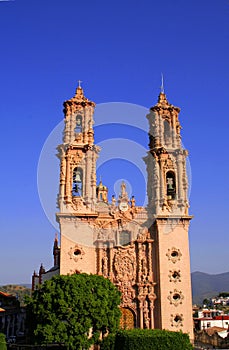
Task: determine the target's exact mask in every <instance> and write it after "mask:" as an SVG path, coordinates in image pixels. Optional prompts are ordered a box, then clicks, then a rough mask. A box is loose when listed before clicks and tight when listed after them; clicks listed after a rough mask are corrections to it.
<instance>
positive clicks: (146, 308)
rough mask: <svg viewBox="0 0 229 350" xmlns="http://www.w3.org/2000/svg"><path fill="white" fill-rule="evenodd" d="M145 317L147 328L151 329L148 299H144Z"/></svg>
mask: <svg viewBox="0 0 229 350" xmlns="http://www.w3.org/2000/svg"><path fill="white" fill-rule="evenodd" d="M143 318H144V324H145V328H147V329H149V320H150V319H149V309H148V302H147V300H145V301H144V306H143Z"/></svg>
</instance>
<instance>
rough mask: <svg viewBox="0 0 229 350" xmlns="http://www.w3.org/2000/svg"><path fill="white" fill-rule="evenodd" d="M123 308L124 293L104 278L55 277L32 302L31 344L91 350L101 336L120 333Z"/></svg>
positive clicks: (30, 318) (84, 275)
mask: <svg viewBox="0 0 229 350" xmlns="http://www.w3.org/2000/svg"><path fill="white" fill-rule="evenodd" d="M119 304H120V292H119V291H118V289H117V288H116V287H115V286H114V285H113V284H112V283H111V282H110V280H108V279H105V278H104V277H102V276H98V275H87V274H75V275H71V276H69V275H67V276H54V277H53V278H52V279H51V280H49V281H46V282H44V284H42V285H41V286H40V287H39V288H38V289H37V290H35V291H34V293H33V295H32V297H31V298H29V300H28V304H27V319H28V328H29V336H30V340H31V341H33V342H34V343H36V344H47V343H58V344H65V345H66V346H67V347H68V348H70V349H88V348H89V347H90V346H91V344H94V343H96V342H97V341H98V339H99V336H100V334H101V333H102V334H105V333H106V332H115V331H116V330H117V329H118V326H119V319H120V315H121V313H120V310H119V307H118V305H119Z"/></svg>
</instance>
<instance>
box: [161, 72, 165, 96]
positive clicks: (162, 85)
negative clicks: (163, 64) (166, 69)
mask: <svg viewBox="0 0 229 350" xmlns="http://www.w3.org/2000/svg"><path fill="white" fill-rule="evenodd" d="M161 93H162V94H164V93H165V89H164V77H163V73H161Z"/></svg>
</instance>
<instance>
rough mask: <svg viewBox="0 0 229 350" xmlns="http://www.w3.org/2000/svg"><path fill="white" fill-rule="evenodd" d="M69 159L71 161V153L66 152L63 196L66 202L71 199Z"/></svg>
mask: <svg viewBox="0 0 229 350" xmlns="http://www.w3.org/2000/svg"><path fill="white" fill-rule="evenodd" d="M70 161H71V155H70V154H68V155H67V156H66V187H65V191H66V192H65V197H66V202H68V203H69V202H70V201H71V190H72V189H71V186H72V183H71V175H70V169H71V166H70Z"/></svg>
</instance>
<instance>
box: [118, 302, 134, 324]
mask: <svg viewBox="0 0 229 350" xmlns="http://www.w3.org/2000/svg"><path fill="white" fill-rule="evenodd" d="M121 313H122V315H121V319H120V327H121V328H122V329H133V328H135V327H136V322H135V314H134V312H133V311H132V310H131V309H129V308H126V307H122V308H121Z"/></svg>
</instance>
